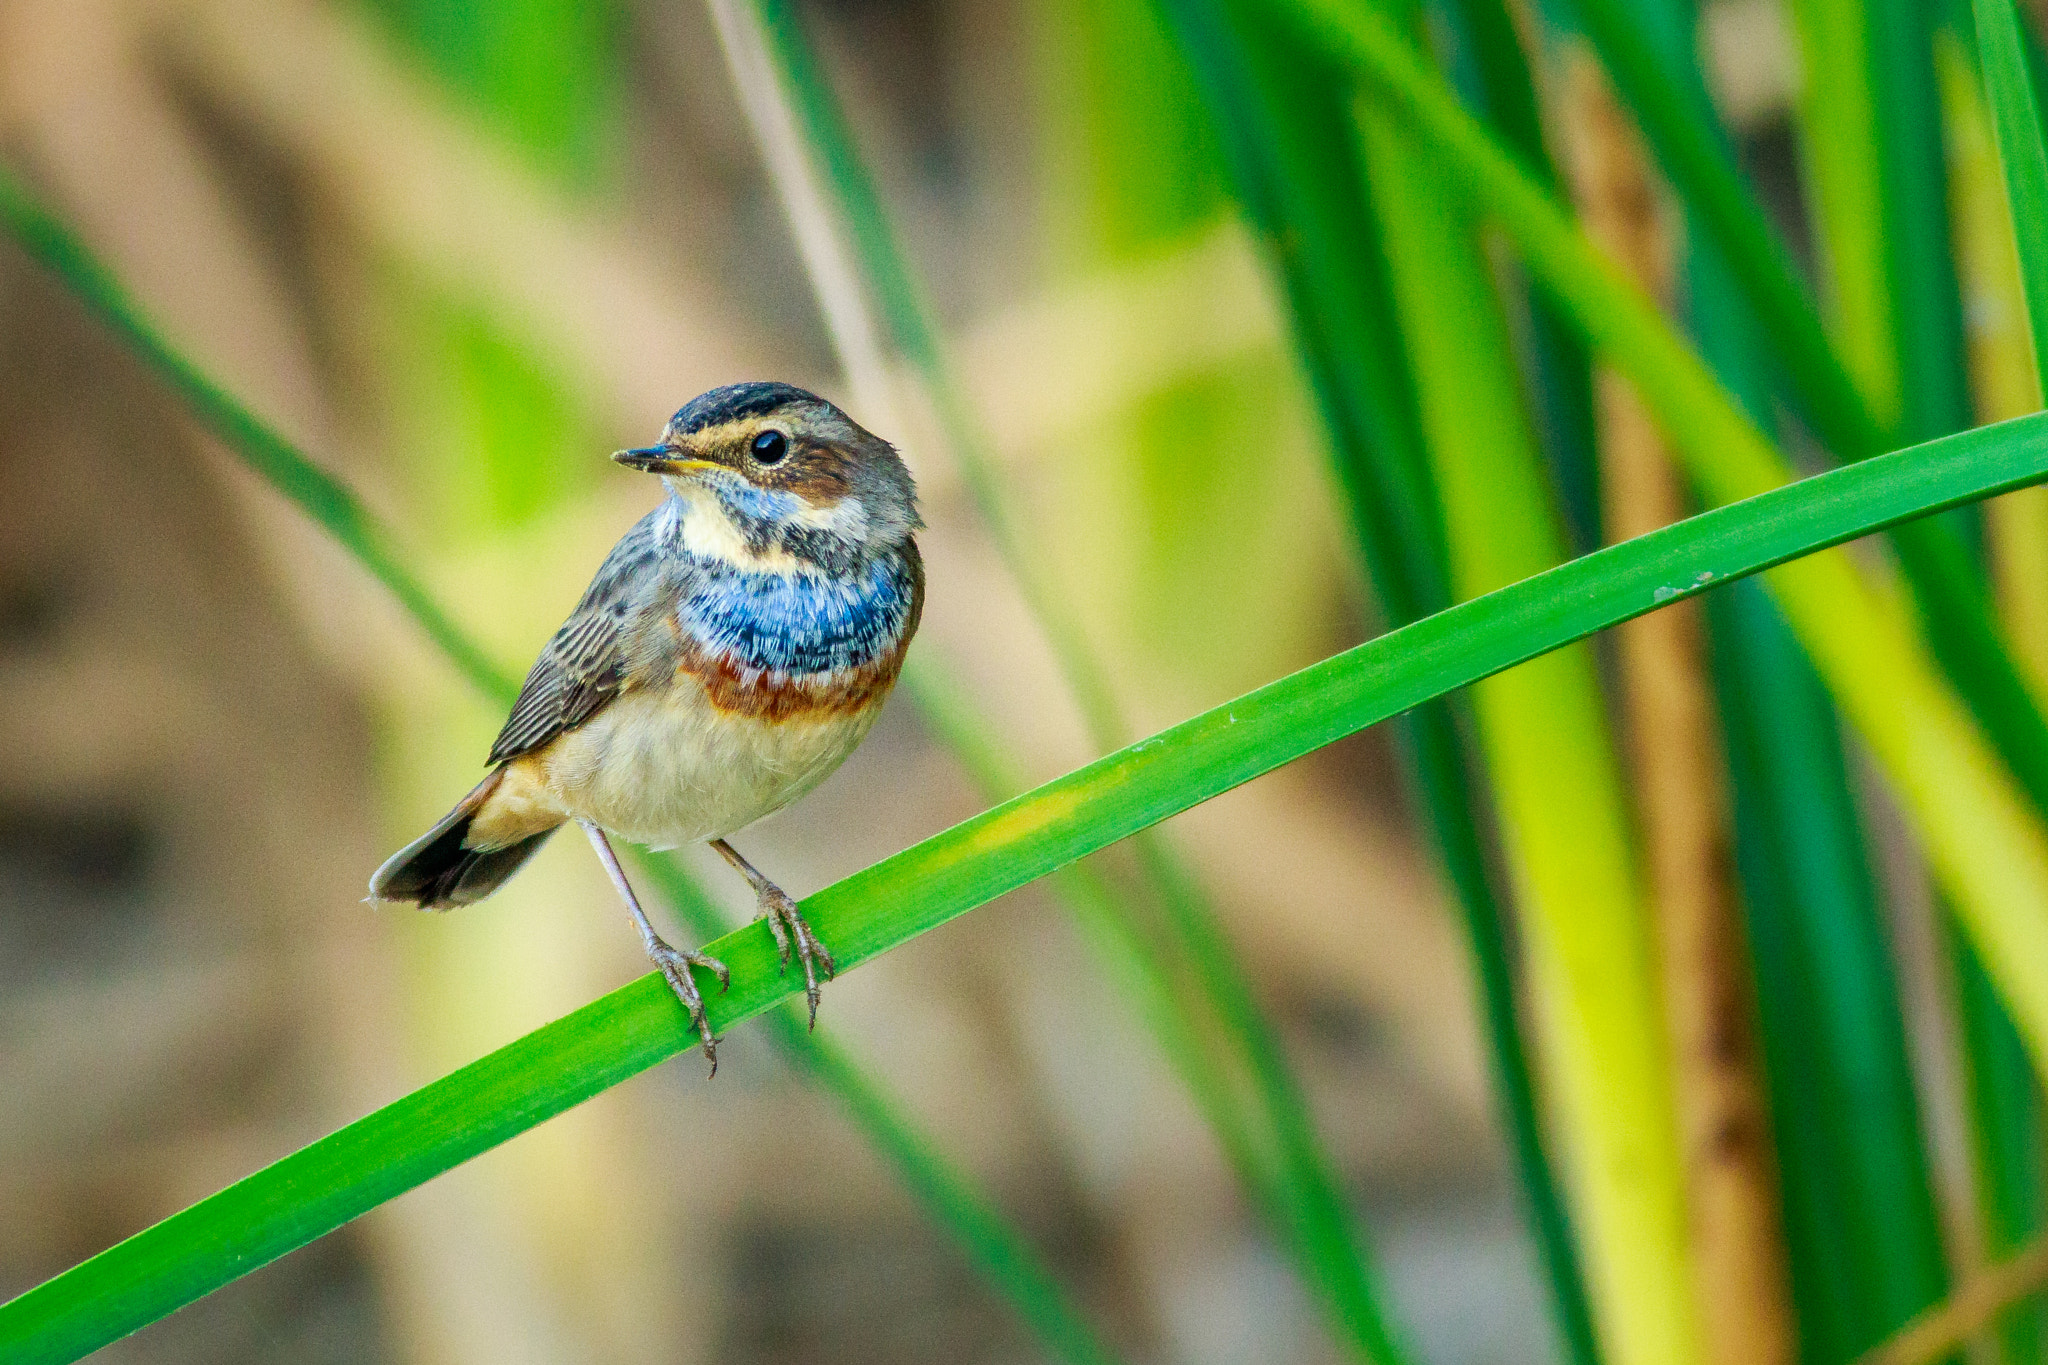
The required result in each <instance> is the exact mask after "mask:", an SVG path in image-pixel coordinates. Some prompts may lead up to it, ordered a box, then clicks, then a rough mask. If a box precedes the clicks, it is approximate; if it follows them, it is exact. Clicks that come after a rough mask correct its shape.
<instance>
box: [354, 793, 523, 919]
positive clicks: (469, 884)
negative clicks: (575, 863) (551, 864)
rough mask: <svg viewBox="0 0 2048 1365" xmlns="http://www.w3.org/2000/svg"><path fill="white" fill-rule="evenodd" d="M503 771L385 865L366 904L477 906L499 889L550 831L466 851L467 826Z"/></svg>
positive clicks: (439, 907)
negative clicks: (473, 904)
mask: <svg viewBox="0 0 2048 1365" xmlns="http://www.w3.org/2000/svg"><path fill="white" fill-rule="evenodd" d="M504 776H505V772H504V769H502V768H501V769H499V770H498V771H496V772H494V773H492V774H491V775H490V776H489V777H486V778H485V779H484V780H483V781H481V782H479V783H477V784H476V790H474V791H472V792H471V793H470V794H469V795H467V796H465V797H463V798H462V800H461V801H459V802H457V803H456V806H455V809H454V810H451V811H449V812H448V813H447V814H446V815H444V816H442V817H441V819H440V821H439V823H437V824H436V825H435V826H434V827H433V828H432V829H430V830H428V831H427V832H426V833H425V834H422V835H421V836H420V837H419V838H417V839H415V840H413V841H412V842H411V843H409V844H407V845H406V846H405V847H404V848H401V849H400V850H398V852H396V853H394V854H392V855H391V856H390V857H389V858H388V859H386V860H385V863H384V866H382V867H380V868H378V869H377V871H376V874H375V875H374V876H372V877H371V878H370V899H371V900H379V901H411V902H413V903H414V904H416V905H418V906H419V907H420V909H422V910H450V909H453V908H454V907H456V906H458V905H468V904H470V903H471V902H474V901H480V900H482V899H483V898H484V897H485V896H488V895H490V894H491V893H492V892H493V891H496V890H497V889H498V888H499V887H500V886H503V885H504V884H505V881H506V879H507V878H509V877H510V876H511V875H512V874H513V873H514V872H517V871H518V870H519V869H520V868H521V867H522V866H523V865H524V864H525V862H526V860H527V859H528V858H531V857H532V856H533V855H534V853H535V851H536V850H538V849H539V848H540V846H541V845H542V844H543V843H545V842H547V837H548V836H549V835H550V834H553V833H554V832H555V831H554V830H553V829H544V830H542V831H540V833H538V834H531V835H528V836H527V837H526V838H524V839H521V840H519V841H518V842H516V843H511V844H506V845H503V846H502V847H498V848H471V847H469V845H468V843H467V840H468V838H469V834H470V823H471V822H472V821H473V820H475V819H476V816H477V812H478V811H480V810H482V809H483V806H484V803H485V802H486V801H488V800H490V799H491V793H493V792H495V791H496V790H497V789H498V783H499V782H501V781H502V780H503V779H504Z"/></svg>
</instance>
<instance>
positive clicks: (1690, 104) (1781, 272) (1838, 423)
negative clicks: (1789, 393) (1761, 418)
mask: <svg viewBox="0 0 2048 1365" xmlns="http://www.w3.org/2000/svg"><path fill="white" fill-rule="evenodd" d="M1573 8H1574V11H1575V13H1576V14H1577V16H1578V19H1579V22H1580V24H1581V26H1582V27H1583V28H1584V30H1585V33H1586V36H1587V37H1588V38H1590V39H1591V40H1592V42H1593V45H1594V46H1595V47H1596V48H1597V49H1598V50H1599V52H1600V56H1601V59H1602V61H1603V63H1604V64H1605V65H1606V67H1607V71H1608V74H1609V76H1610V77H1611V78H1612V79H1613V81H1614V85H1615V89H1616V90H1617V91H1618V92H1619V93H1620V94H1621V97H1622V99H1623V100H1624V101H1625V102H1626V103H1627V104H1628V106H1629V108H1630V109H1631V110H1632V111H1633V112H1634V113H1635V115H1636V118H1637V121H1638V123H1639V125H1640V127H1641V128H1642V130H1643V134H1644V136H1645V137H1646V138H1647V139H1648V140H1649V143H1650V145H1651V147H1652V148H1653V149H1654V150H1655V152H1656V154H1657V160H1658V162H1659V163H1660V164H1661V165H1662V166H1663V167H1664V170H1665V173H1666V174H1667V175H1668V176H1669V177H1670V179H1671V183H1672V186H1673V187H1674V188H1675V189H1677V190H1678V192H1679V193H1680V194H1681V195H1683V196H1684V197H1685V201H1686V204H1687V205H1688V207H1690V208H1691V209H1692V210H1693V211H1694V212H1695V213H1696V214H1697V215H1698V219H1699V223H1700V225H1701V226H1702V227H1704V228H1705V229H1706V230H1707V231H1708V232H1709V233H1711V234H1712V236H1713V238H1714V240H1715V242H1716V243H1717V244H1718V245H1719V246H1720V248H1721V250H1722V251H1723V252H1724V253H1725V255H1726V259H1727V262H1728V266H1729V269H1730V270H1731V271H1732V272H1733V274H1734V276H1735V278H1736V279H1737V280H1739V281H1740V282H1741V283H1742V286H1743V291H1744V295H1745V297H1747V298H1748V300H1749V302H1750V306H1751V307H1753V308H1755V309H1756V313H1757V317H1758V319H1759V320H1760V321H1761V322H1762V324H1763V326H1764V334H1765V336H1766V337H1767V338H1769V340H1770V342H1771V345H1772V348H1773V352H1774V354H1775V355H1776V356H1777V358H1778V361H1779V363H1780V364H1781V365H1783V366H1784V367H1785V373H1786V375H1787V377H1788V379H1789V380H1790V381H1791V385H1792V390H1793V393H1794V394H1795V396H1796V403H1797V406H1798V407H1799V410H1800V412H1801V414H1802V415H1803V416H1805V417H1806V418H1807V420H1808V421H1809V422H1810V423H1811V424H1812V425H1813V428H1814V430H1815V431H1816V432H1817V433H1819V435H1820V436H1821V439H1822V440H1823V441H1825V442H1827V443H1828V444H1829V445H1831V446H1834V447H1835V448H1837V449H1838V450H1840V451H1842V452H1843V453H1844V454H1848V455H1854V454H1858V453H1862V452H1866V451H1871V450H1877V449H1881V448H1882V447H1883V445H1884V440H1883V427H1882V426H1881V425H1880V424H1879V423H1878V422H1876V421H1875V420H1873V418H1872V417H1871V415H1870V411H1869V409H1868V407H1867V406H1866V404H1865V401H1864V398H1863V396H1862V394H1861V392H1860V391H1859V390H1858V388H1857V385H1856V383H1855V381H1854V380H1853V379H1852V378H1851V377H1850V375H1849V372H1848V370H1847V369H1845V368H1844V367H1843V365H1842V363H1841V361H1840V359H1838V358H1837V356H1836V355H1835V352H1834V349H1833V348H1832V347H1831V346H1830V344H1829V342H1828V337H1827V332H1826V330H1825V329H1824V328H1823V327H1822V326H1821V320H1820V313H1819V311H1818V310H1817V309H1816V308H1815V306H1814V303H1813V298H1812V296H1811V295H1810V294H1809V293H1808V292H1807V289H1806V286H1805V285H1804V284H1803V283H1802V282H1801V280H1800V276H1799V271H1798V268H1797V267H1796V266H1795V265H1794V264H1793V261H1792V255H1791V253H1790V252H1789V251H1788V250H1786V248H1785V245H1784V243H1783V241H1781V240H1780V239H1779V237H1778V235H1777V233H1776V232H1775V231H1774V230H1773V229H1772V227H1771V225H1770V222H1769V220H1768V219H1767V218H1765V216H1764V213H1763V210H1762V208H1761V206H1759V205H1758V203H1757V202H1756V200H1755V198H1754V197H1753V196H1751V194H1750V193H1749V191H1748V189H1747V188H1746V187H1745V186H1744V184H1743V181H1742V174H1741V172H1740V171H1738V170H1737V169H1736V166H1735V161H1734V158H1733V156H1732V155H1731V154H1730V153H1729V151H1728V149H1727V147H1726V145H1725V144H1724V143H1723V142H1722V140H1721V139H1720V138H1719V137H1718V136H1717V135H1716V133H1715V131H1714V129H1713V126H1712V125H1711V124H1710V123H1709V122H1707V120H1706V119H1704V118H1702V117H1701V112H1700V109H1699V107H1698V106H1697V104H1696V103H1694V101H1693V98H1692V94H1691V91H1692V88H1693V86H1692V82H1689V81H1687V80H1685V79H1683V76H1682V70H1681V69H1679V68H1678V67H1677V66H1676V64H1675V63H1673V62H1672V61H1671V60H1669V58H1668V57H1667V56H1666V55H1665V54H1663V53H1661V52H1660V51H1659V49H1658V44H1657V41H1656V38H1655V37H1654V36H1653V34H1652V32H1651V31H1650V29H1649V28H1648V26H1647V25H1646V24H1645V22H1644V20H1643V18H1642V16H1641V14H1640V12H1639V11H1637V10H1636V9H1635V8H1634V7H1633V6H1632V5H1631V4H1630V3H1629V0H1573Z"/></svg>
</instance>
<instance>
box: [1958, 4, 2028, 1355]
mask: <svg viewBox="0 0 2048 1365" xmlns="http://www.w3.org/2000/svg"><path fill="white" fill-rule="evenodd" d="M1972 13H1973V17H1974V19H1975V21H1976V38H1977V52H1978V58H1979V60H1980V62H1981V64H1982V67H1983V76H1984V96H1985V98H1986V101H1987V102H1988V104H1989V105H1990V112H1991V125H1992V134H1993V140H1994V142H1995V144H1996V146H1997V149H1998V163H1999V168H2000V170H2001V171H2002V172H2003V174H2004V176H2005V190H2006V203H2007V207H2008V209H2009V211H2010V222H2011V227H2012V232H2013V238H2014V241H2015V244H2016V245H2017V247H2018V253H2019V266H2020V286H2021V293H2022V295H2023V297H2024V298H2025V300H2026V312H2025V316H2026V320H2027V337H2028V340H2029V342H2030V344H2031V347H2032V350H2033V360H2034V370H2035V374H2036V377H2037V378H2040V377H2042V376H2048V363H2044V359H2043V348H2042V337H2043V335H2044V328H2048V237H2044V235H2043V234H2044V229H2043V219H2042V215H2043V214H2048V149H2044V147H2043V144H2042V135H2041V111H2040V107H2039V103H2038V100H2037V96H2036V89H2035V83H2034V79H2033V77H2032V75H2031V73H2030V71H2029V53H2028V47H2027V42H2026V38H2025V35H2024V34H2023V33H2022V32H2021V29H2020V18H2019V15H2018V13H2017V12H2016V11H2015V9H2014V7H2013V5H2012V3H2011V0H1974V3H1973V5H1972ZM1958 957H1959V962H1958V976H1959V992H1958V993H1959V996H1960V1005H1961V1013H1962V1016H1963V1020H1964V1026H1965V1048H1966V1055H1967V1056H1968V1058H1969V1062H1970V1066H1969V1073H1970V1074H1969V1077H1968V1079H1969V1097H1970V1102H1971V1109H1972V1114H1973V1117H1974V1118H1975V1120H1976V1122H1975V1123H1974V1125H1973V1129H1974V1134H1975V1145H1976V1151H1975V1156H1976V1163H1977V1171H1978V1176H1979V1181H1978V1184H1979V1190H1980V1199H1979V1203H1980V1208H1981V1213H1982V1216H1983V1220H1984V1225H1985V1242H1986V1249H1987V1251H1989V1252H1990V1253H1991V1254H1992V1255H1993V1256H1997V1255H1998V1254H2000V1253H2001V1252H2006V1251H2009V1250H2011V1249H2012V1248H2013V1247H2014V1246H2015V1245H2017V1244H2018V1243H2019V1242H2021V1241H2022V1240H2024V1239H2026V1238H2027V1237H2028V1236H2029V1235H2030V1234H2031V1233H2032V1232H2033V1231H2034V1230H2035V1229H2037V1228H2038V1227H2040V1226H2041V1224H2042V1221H2043V1219H2044V1215H2048V1210H2044V1206H2043V1193H2042V1188H2041V1184H2042V1182H2041V1173H2040V1152H2041V1148H2042V1138H2043V1135H2042V1117H2041V1112H2040V1105H2041V1100H2040V1090H2039V1088H2038V1085H2037V1084H2036V1083H2035V1081H2034V1078H2033V1077H2032V1076H2031V1075H2029V1074H2028V1073H2027V1072H2026V1070H2025V1069H2024V1067H2022V1068H2021V1069H2020V1070H2018V1071H2015V1069H2014V1066H2013V1061H2014V1058H2013V1055H2012V1053H2013V1049H2012V1047H2011V1046H2010V1035H2009V1034H2008V1032H2007V1031H2006V1028H2005V1027H2004V1025H2005V1020H2004V1019H2003V1018H2002V1017H2001V1015H2000V1013H1999V1012H1998V1011H1997V1009H1996V1006H1995V996H1994V995H1993V993H1992V991H1991V990H1990V987H1989V981H1988V978H1987V977H1986V974H1985V972H1984V964H1983V962H1982V961H1981V959H1979V958H1978V957H1977V955H1976V954H1975V952H1973V951H1972V950H1971V949H1970V948H1969V947H1968V946H1967V945H1962V946H1960V947H1959V950H1958ZM2021 1060H2022V1061H2023V1060H2024V1059H2023V1058H2022V1059H2021ZM2043 1317H2044V1315H2043V1312H2042V1309H2041V1307H2040V1304H2039V1301H2038V1299H2037V1300H2035V1301H2034V1302H2033V1303H2032V1304H2031V1305H2029V1306H2027V1307H2025V1308H2021V1309H2016V1310H2014V1311H2013V1312H2010V1313H2008V1314H2007V1315H2005V1318H2004V1322H2003V1326H2002V1328H2001V1332H2000V1348H2001V1355H2002V1357H2003V1358H2004V1359H2005V1360H2007V1361H2012V1362H2024V1361H2038V1360H2040V1359H2041V1358H2042V1355H2043V1338H2042V1331H2043Z"/></svg>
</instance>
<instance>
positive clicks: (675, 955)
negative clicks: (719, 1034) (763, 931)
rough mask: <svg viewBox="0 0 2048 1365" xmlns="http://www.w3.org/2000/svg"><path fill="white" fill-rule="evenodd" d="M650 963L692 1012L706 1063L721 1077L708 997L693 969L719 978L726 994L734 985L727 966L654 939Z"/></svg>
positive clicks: (657, 937) (719, 982) (692, 1022)
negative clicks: (707, 1013) (706, 1006)
mask: <svg viewBox="0 0 2048 1365" xmlns="http://www.w3.org/2000/svg"><path fill="white" fill-rule="evenodd" d="M647 957H648V960H649V961H651V962H652V963H654V965H655V966H656V967H657V968H659V969H660V971H661V974H662V976H663V977H664V978H666V979H667V981H668V984H669V989H670V990H672V991H674V992H675V993H676V998H677V999H678V1000H681V1001H682V1002H683V1008H684V1009H686V1010H688V1011H689V1012H690V1026H691V1027H692V1028H694V1029H696V1030H697V1037H698V1038H700V1039H702V1040H703V1043H704V1060H705V1061H707V1062H710V1063H711V1074H712V1075H714V1076H716V1075H717V1074H718V1040H717V1039H716V1038H714V1037H712V1036H711V1021H710V1020H708V1019H706V1018H705V1017H704V993H703V992H702V991H700V990H698V989H697V978H695V977H694V976H692V975H690V968H692V967H702V968H703V969H704V970H705V971H707V972H710V973H711V974H712V975H713V976H715V977H717V978H718V988H719V989H720V990H725V989H726V988H728V987H730V986H731V985H732V973H731V972H729V971H727V970H726V968H725V964H724V963H723V962H720V961H719V960H718V959H717V958H715V957H712V956H710V955H709V954H706V953H697V952H689V951H686V950H685V949H682V948H678V947H676V946H675V945H674V944H672V943H670V942H669V941H668V940H666V939H664V938H661V937H660V936H658V935H657V936H654V937H652V938H650V939H649V940H648V943H647Z"/></svg>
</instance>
